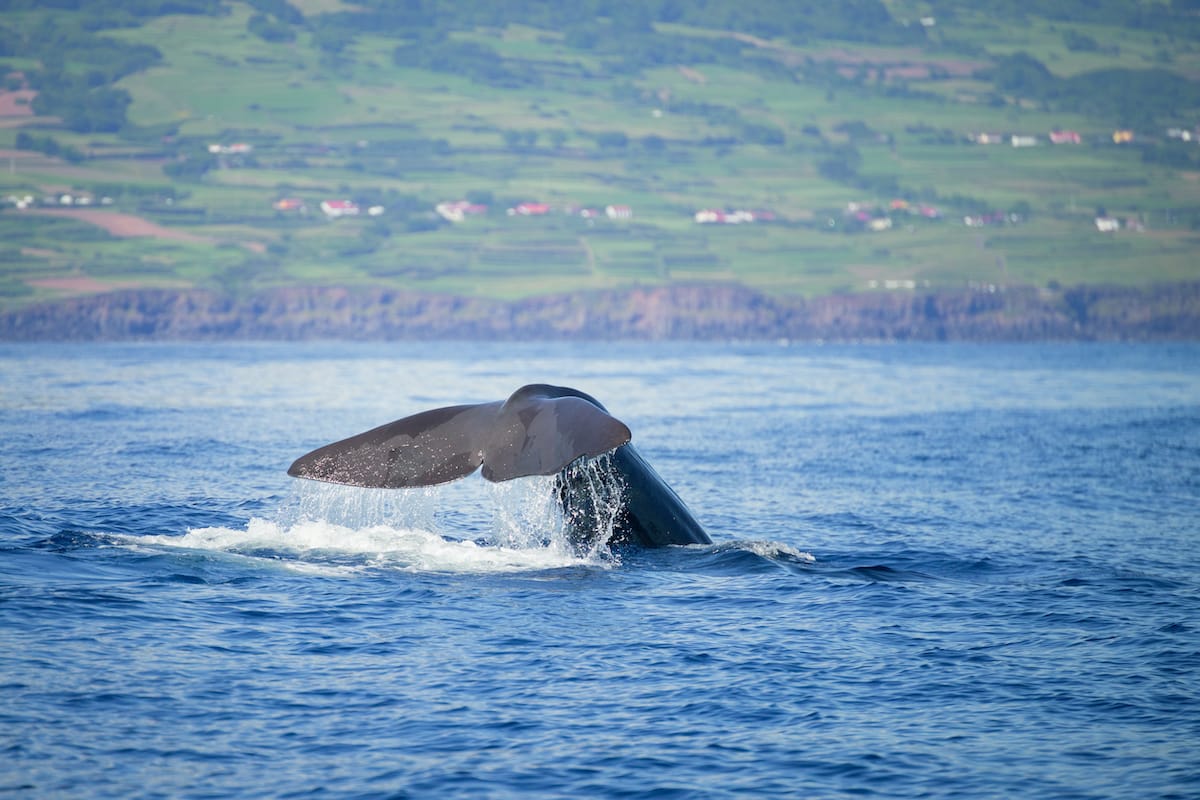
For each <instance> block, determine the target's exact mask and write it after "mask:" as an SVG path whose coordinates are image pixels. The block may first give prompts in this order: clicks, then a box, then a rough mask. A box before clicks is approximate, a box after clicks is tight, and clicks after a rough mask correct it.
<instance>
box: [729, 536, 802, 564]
mask: <svg viewBox="0 0 1200 800" xmlns="http://www.w3.org/2000/svg"><path fill="white" fill-rule="evenodd" d="M736 546H737V547H738V549H740V550H748V551H750V552H751V553H754V555H756V556H762V557H763V558H772V559H778V558H792V559H795V560H796V561H803V562H806V563H810V564H811V563H813V562H815V561H816V560H817V559H815V558H813V554H812V553H806V552H804V551H803V550H797V549H796V548H795V547H792V546H791V545H789V544H784V543H783V542H766V541H747V542H738V543H737V545H736Z"/></svg>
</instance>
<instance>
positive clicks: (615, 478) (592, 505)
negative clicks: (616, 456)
mask: <svg viewBox="0 0 1200 800" xmlns="http://www.w3.org/2000/svg"><path fill="white" fill-rule="evenodd" d="M626 496H627V487H626V486H625V480H624V478H622V477H621V473H620V472H619V471H618V470H617V468H616V465H615V464H614V463H613V457H612V454H611V453H605V454H604V455H601V456H598V457H596V458H585V459H580V460H578V461H576V462H574V463H572V464H571V465H570V466H568V467H567V468H566V469H565V470H563V471H562V472H561V473H560V474H559V475H558V477H557V478H556V479H555V486H554V497H555V498H556V499H557V501H558V505H559V507H560V509H561V515H562V520H563V525H562V527H563V534H564V536H565V537H566V541H567V542H568V543H569V544H570V546H571V547H572V548H573V549H574V550H575V552H577V553H579V554H580V555H582V556H584V557H586V558H613V557H614V556H613V553H612V550H611V549H610V547H609V546H610V545H611V544H614V543H615V542H616V541H617V540H618V539H617V533H618V531H619V530H620V527H621V525H622V524H623V519H624V515H625V513H626V507H625V500H626Z"/></svg>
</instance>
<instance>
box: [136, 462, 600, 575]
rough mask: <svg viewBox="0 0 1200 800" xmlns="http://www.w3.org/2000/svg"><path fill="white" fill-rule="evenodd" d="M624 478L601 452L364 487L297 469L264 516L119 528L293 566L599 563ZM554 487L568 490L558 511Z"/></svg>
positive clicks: (482, 567) (508, 568) (332, 570)
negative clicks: (201, 524)
mask: <svg viewBox="0 0 1200 800" xmlns="http://www.w3.org/2000/svg"><path fill="white" fill-rule="evenodd" d="M622 486H623V484H622V483H621V479H620V476H619V475H618V474H617V473H616V471H615V470H614V469H613V468H612V463H611V459H609V458H607V457H605V456H602V457H600V458H598V459H591V460H585V461H580V462H577V463H576V464H574V465H572V466H571V467H570V468H569V469H568V470H567V471H566V472H564V473H563V474H562V475H559V476H549V477H530V478H521V479H517V480H512V481H505V482H503V483H489V482H487V481H484V480H481V479H480V480H464V481H455V482H452V483H448V484H442V485H440V486H432V487H423V488H416V489H386V490H381V489H363V488H357V487H351V486H340V485H336V484H328V483H317V482H311V481H298V482H297V484H296V486H295V488H294V490H293V492H292V494H291V495H290V496H289V497H288V498H287V499H286V500H285V501H284V502H283V504H282V505H281V507H280V508H279V509H278V511H277V513H276V514H275V518H274V519H270V520H268V519H260V518H254V519H251V520H250V521H249V522H248V523H247V525H246V527H245V528H244V529H237V528H225V527H211V528H194V529H191V530H189V531H187V533H186V534H184V535H183V536H140V537H129V543H130V544H132V545H137V546H142V547H146V546H151V547H156V548H157V547H172V548H186V549H190V550H200V551H210V552H222V553H228V554H231V555H234V556H238V557H243V558H253V559H259V560H265V561H269V562H271V563H272V564H273V565H275V566H282V567H284V568H287V569H294V570H296V571H306V572H307V571H317V572H326V573H329V574H350V573H354V572H361V571H363V570H370V569H380V568H384V569H397V570H406V571H419V572H427V571H428V572H513V571H528V570H547V569H558V568H564V567H577V566H585V567H601V568H608V567H611V566H615V565H616V564H618V563H619V561H618V559H617V557H616V556H615V555H614V554H613V553H612V551H611V550H610V549H609V546H608V545H609V542H610V541H611V540H612V537H613V533H614V532H615V530H616V526H617V522H618V519H619V515H620V513H621V509H622V498H623V489H622ZM564 498H569V499H570V502H569V503H567V508H568V511H564V503H565V502H566V501H565V500H564Z"/></svg>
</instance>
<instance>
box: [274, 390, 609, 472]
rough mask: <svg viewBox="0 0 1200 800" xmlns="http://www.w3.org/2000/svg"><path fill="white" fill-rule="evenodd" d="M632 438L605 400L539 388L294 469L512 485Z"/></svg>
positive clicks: (376, 432)
mask: <svg viewBox="0 0 1200 800" xmlns="http://www.w3.org/2000/svg"><path fill="white" fill-rule="evenodd" d="M630 438H631V434H630V431H629V428H628V427H627V426H626V425H625V423H623V422H621V421H620V420H618V419H616V418H615V417H612V416H610V415H609V414H608V412H607V411H606V410H605V409H604V407H603V406H602V405H600V403H599V402H597V401H596V400H595V399H594V398H592V397H590V396H589V395H586V394H584V393H583V392H577V391H575V390H574V389H567V388H565V387H558V386H547V385H544V384H533V385H530V386H525V387H522V388H521V389H518V390H517V391H516V392H514V393H513V394H512V396H511V397H509V398H508V400H505V401H498V402H493V403H478V404H474V405H459V406H447V407H445V408H435V409H433V410H431V411H423V412H421V413H419V414H413V415H412V416H409V417H405V418H404V419H399V420H396V421H395V422H389V423H387V424H385V425H380V426H379V427H378V428H372V429H371V430H369V431H365V432H363V433H360V434H357V435H355V436H351V437H349V438H347V439H342V440H341V441H338V442H334V443H332V444H328V445H325V446H324V447H320V448H317V449H316V450H313V451H312V452H311V453H308V454H306V455H303V456H301V457H300V458H298V459H296V461H295V462H293V464H292V465H291V467H290V468H289V469H288V474H289V475H292V476H294V477H297V478H309V479H312V480H318V481H326V482H329V483H341V484H347V485H350V486H364V487H372V488H387V489H399V488H406V487H416V486H432V485H435V484H439V483H446V482H447V481H452V480H455V479H457V478H463V477H466V476H467V475H470V474H471V473H472V472H474V471H475V470H476V469H479V468H480V467H483V477H485V478H487V479H488V480H490V481H497V482H498V481H507V480H512V479H513V478H520V477H524V476H527V475H556V474H558V473H559V472H561V471H562V470H563V469H564V468H566V467H567V466H568V465H569V464H571V463H572V462H574V461H576V460H578V459H580V458H583V457H594V456H598V455H601V454H603V453H607V452H609V451H611V450H615V449H616V448H618V447H620V446H621V445H623V444H625V443H626V442H628V441H629V440H630Z"/></svg>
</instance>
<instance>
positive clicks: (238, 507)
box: [0, 342, 1200, 798]
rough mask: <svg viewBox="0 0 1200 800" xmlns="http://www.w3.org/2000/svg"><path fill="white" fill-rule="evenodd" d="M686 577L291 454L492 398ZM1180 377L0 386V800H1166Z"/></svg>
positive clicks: (1180, 666)
mask: <svg viewBox="0 0 1200 800" xmlns="http://www.w3.org/2000/svg"><path fill="white" fill-rule="evenodd" d="M535 382H539V383H554V384H560V385H566V386H572V387H575V388H577V389H580V390H582V391H585V392H587V393H589V394H591V395H593V396H595V397H596V398H598V399H599V400H600V401H601V402H603V403H604V404H605V405H606V406H607V407H608V409H609V411H610V412H611V413H612V414H613V415H614V416H616V417H618V418H620V419H621V420H623V421H624V422H626V423H627V424H628V425H629V427H630V428H631V429H632V431H633V441H634V442H635V443H636V445H637V447H638V449H639V450H640V452H641V453H642V454H643V455H644V456H645V457H646V459H647V460H648V461H649V462H650V463H651V464H653V465H654V466H655V468H656V469H657V470H658V472H659V473H660V474H661V475H662V476H663V477H664V478H665V479H666V481H667V482H668V483H669V484H670V485H671V486H672V487H673V488H674V489H675V490H676V491H677V492H678V493H679V495H680V496H681V497H682V498H683V499H684V501H685V502H686V503H687V504H688V506H689V507H690V508H691V510H692V511H693V513H694V514H695V516H696V517H697V518H698V519H699V520H700V522H701V523H702V524H703V525H704V527H705V528H706V529H707V531H708V532H709V534H710V535H711V537H712V539H713V544H711V545H704V546H700V545H692V546H686V547H670V548H665V549H660V550H637V549H630V548H608V547H603V546H601V547H596V548H594V549H593V550H590V551H586V552H585V551H580V550H578V549H576V548H572V547H571V546H570V544H569V543H568V542H567V541H566V540H565V539H564V537H563V535H562V531H561V520H559V519H557V518H556V506H555V503H554V501H553V496H552V495H553V485H552V480H551V479H544V478H525V479H519V480H517V481H512V482H510V483H505V484H489V483H487V482H486V481H484V480H482V479H481V478H480V477H479V476H478V475H474V476H471V477H470V478H467V479H464V480H461V481H458V482H455V483H451V484H446V485H444V486H440V487H434V488H427V489H406V490H370V489H356V488H351V487H341V486H333V485H328V484H319V483H314V482H310V481H303V480H296V479H293V478H289V477H288V476H287V474H286V470H287V467H288V465H289V464H290V463H291V462H292V460H293V459H295V458H296V457H298V456H300V455H302V454H304V453H306V452H308V451H309V450H311V449H313V448H315V447H317V446H319V445H322V444H325V443H327V442H331V441H334V440H336V439H340V438H343V437H345V436H349V435H351V434H354V433H357V432H360V431H363V430H366V429H368V428H371V427H374V426H376V425H379V424H381V423H384V422H388V421H390V420H393V419H397V418H399V417H402V416H406V415H408V414H412V413H415V412H418V411H422V410H425V409H429V408H433V407H437V406H443V405H451V404H458V403H467V402H483V401H491V400H498V399H502V398H504V397H507V396H508V395H509V394H510V393H511V392H512V391H513V390H515V389H516V388H518V387H519V386H521V385H523V384H526V383H535ZM1198 555H1200V346H1197V345H1167V344H1159V345H1121V344H1040V345H951V344H945V345H837V346H832V345H825V346H821V345H816V344H812V345H808V344H804V345H801V344H788V343H784V342H781V343H771V344H766V343H762V344H682V343H679V344H621V343H608V344H587V345H584V344H567V343H560V344H516V345H513V344H502V343H438V344H428V343H395V344H382V343H369V344H368V343H319V344H212V343H205V344H200V343H197V344H105V345H77V344H75V345H65V344H39V345H19V346H15V345H4V346H0V796H3V797H19V798H24V797H29V798H57V797H63V798H76V797H79V798H84V797H86V798H206V797H239V798H260V797H261V798H268V797H269V798H323V797H331V798H332V797H336V798H356V797H363V798H368V797H369V798H408V797H413V798H419V797H420V798H423V797H436V798H452V797H472V798H474V797H483V798H518V797H520V798H525V797H572V798H578V797H589V798H641V797H646V798H649V797H653V798H692V797H697V798H732V797H747V798H763V797H788V798H793V797H815V798H842V797H856V798H862V797H867V798H873V797H881V798H882V797H887V798H893V797H894V798H908V797H912V798H916V797H921V798H954V797H960V798H962V797H969V798H985V797H1006V798H1012V797H1021V798H1129V797H1138V798H1195V797H1200V757H1198V755H1197V754H1198V753H1200V568H1198V567H1197V563H1196V562H1197V556H1198Z"/></svg>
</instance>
